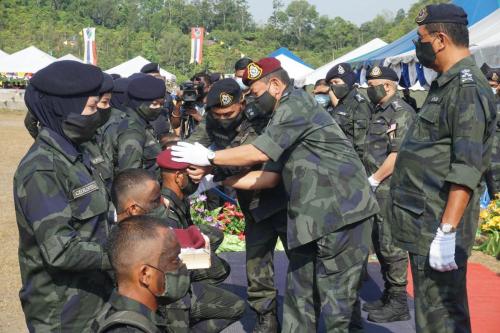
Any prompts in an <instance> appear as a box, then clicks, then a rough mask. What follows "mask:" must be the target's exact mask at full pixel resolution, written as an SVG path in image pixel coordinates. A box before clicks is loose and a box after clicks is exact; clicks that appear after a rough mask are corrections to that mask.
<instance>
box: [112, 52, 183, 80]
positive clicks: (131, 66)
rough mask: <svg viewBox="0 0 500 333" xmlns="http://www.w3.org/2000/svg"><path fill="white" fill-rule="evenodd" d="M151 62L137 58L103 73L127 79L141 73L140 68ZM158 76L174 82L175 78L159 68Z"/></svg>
mask: <svg viewBox="0 0 500 333" xmlns="http://www.w3.org/2000/svg"><path fill="white" fill-rule="evenodd" d="M150 62H151V61H149V60H147V59H145V58H143V57H141V56H137V57H135V58H134V59H130V60H129V61H126V62H124V63H122V64H120V65H118V66H116V67H113V68H110V69H108V70H107V71H105V72H106V73H108V74H119V75H121V76H122V77H129V76H130V75H132V74H134V73H138V72H140V71H141V68H142V67H143V66H144V65H146V64H149V63H150ZM160 74H161V75H162V76H164V77H165V79H167V80H175V79H176V77H175V75H174V74H172V73H169V72H167V71H166V70H164V69H162V68H160Z"/></svg>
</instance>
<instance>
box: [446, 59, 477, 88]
mask: <svg viewBox="0 0 500 333" xmlns="http://www.w3.org/2000/svg"><path fill="white" fill-rule="evenodd" d="M474 64H475V62H474V60H473V59H472V56H468V57H465V58H463V59H462V60H460V61H459V62H457V63H456V64H455V65H453V66H452V67H451V68H450V69H449V70H448V71H447V72H444V73H442V74H441V75H439V76H438V78H437V79H436V82H437V85H438V86H439V87H442V86H444V85H445V84H447V83H448V82H450V81H451V80H452V79H453V78H455V76H457V75H458V74H459V73H460V71H461V70H462V69H464V68H470V66H472V65H474Z"/></svg>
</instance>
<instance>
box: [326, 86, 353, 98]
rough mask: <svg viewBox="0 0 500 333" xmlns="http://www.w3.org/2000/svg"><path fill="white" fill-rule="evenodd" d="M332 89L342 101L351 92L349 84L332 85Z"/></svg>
mask: <svg viewBox="0 0 500 333" xmlns="http://www.w3.org/2000/svg"><path fill="white" fill-rule="evenodd" d="M330 89H332V91H333V94H334V95H335V97H337V98H338V99H342V98H344V97H346V96H347V94H348V93H349V91H350V89H349V86H348V85H347V84H345V83H342V84H331V85H330Z"/></svg>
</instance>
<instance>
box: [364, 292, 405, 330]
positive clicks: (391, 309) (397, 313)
mask: <svg viewBox="0 0 500 333" xmlns="http://www.w3.org/2000/svg"><path fill="white" fill-rule="evenodd" d="M368 320H369V321H373V322H376V323H390V322H393V321H404V320H410V310H409V309H408V302H407V299H406V292H402V293H397V294H389V296H388V299H387V302H386V303H385V304H384V306H382V307H381V308H379V309H375V310H372V311H370V312H369V313H368Z"/></svg>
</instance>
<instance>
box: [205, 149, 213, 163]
mask: <svg viewBox="0 0 500 333" xmlns="http://www.w3.org/2000/svg"><path fill="white" fill-rule="evenodd" d="M214 158H215V152H214V151H213V150H210V149H208V152H207V159H208V161H209V162H210V164H212V165H214Z"/></svg>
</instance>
